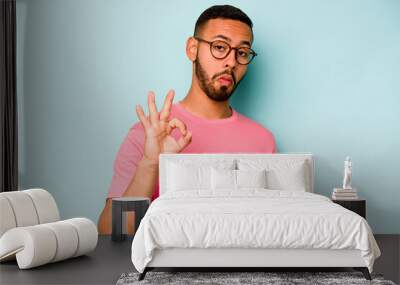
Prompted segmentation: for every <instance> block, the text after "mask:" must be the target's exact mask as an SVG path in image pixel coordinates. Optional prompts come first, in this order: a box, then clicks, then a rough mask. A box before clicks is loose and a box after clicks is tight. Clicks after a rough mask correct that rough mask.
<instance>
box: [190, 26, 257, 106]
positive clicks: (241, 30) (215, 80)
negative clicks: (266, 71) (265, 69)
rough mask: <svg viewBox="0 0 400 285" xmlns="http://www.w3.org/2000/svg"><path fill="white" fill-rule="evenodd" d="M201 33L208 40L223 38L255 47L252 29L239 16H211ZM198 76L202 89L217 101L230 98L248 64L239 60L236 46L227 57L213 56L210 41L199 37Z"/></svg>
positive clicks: (231, 42)
mask: <svg viewBox="0 0 400 285" xmlns="http://www.w3.org/2000/svg"><path fill="white" fill-rule="evenodd" d="M198 37H200V38H202V39H204V40H207V41H210V42H212V41H214V40H222V41H225V42H227V43H228V44H229V45H230V46H231V47H248V48H251V46H250V45H251V43H252V41H253V38H252V31H251V29H250V27H249V26H248V25H246V24H245V23H242V22H240V21H236V20H229V19H213V20H209V21H208V22H207V23H206V24H205V25H204V27H203V28H202V30H201V31H200V33H199V35H198ZM194 65H195V66H194V68H195V76H196V77H197V79H198V81H199V85H200V87H201V89H202V90H203V91H204V92H205V93H206V94H207V96H208V97H209V98H210V99H212V100H215V101H226V100H228V99H229V97H230V96H231V95H232V93H233V91H234V90H235V89H236V87H237V86H238V84H239V83H240V81H241V80H242V78H243V77H244V75H245V73H246V71H247V65H242V64H239V63H238V62H237V61H236V57H235V50H231V52H230V53H229V54H228V56H227V57H225V58H224V59H217V58H215V57H213V55H212V54H211V52H210V45H209V44H208V43H205V42H202V41H197V57H196V59H195V60H194Z"/></svg>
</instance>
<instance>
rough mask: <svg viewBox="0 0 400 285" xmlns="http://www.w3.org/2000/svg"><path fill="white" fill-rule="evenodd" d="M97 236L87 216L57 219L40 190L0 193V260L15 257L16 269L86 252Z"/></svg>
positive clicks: (50, 201) (54, 208)
mask: <svg viewBox="0 0 400 285" xmlns="http://www.w3.org/2000/svg"><path fill="white" fill-rule="evenodd" d="M97 239H98V232H97V227H96V225H95V224H94V223H93V222H92V221H91V220H89V219H87V218H73V219H68V220H64V221H60V214H59V211H58V207H57V204H56V202H55V200H54V198H53V196H52V195H51V194H50V193H49V192H48V191H46V190H44V189H29V190H23V191H11V192H3V193H0V262H2V261H9V260H13V259H16V260H17V263H18V266H19V268H20V269H28V268H32V267H36V266H40V265H43V264H46V263H52V262H57V261H60V260H64V259H67V258H71V257H76V256H80V255H83V254H86V253H88V252H90V251H92V250H94V249H95V247H96V245H97Z"/></svg>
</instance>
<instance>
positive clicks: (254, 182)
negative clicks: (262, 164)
mask: <svg viewBox="0 0 400 285" xmlns="http://www.w3.org/2000/svg"><path fill="white" fill-rule="evenodd" d="M235 171H236V182H237V187H238V188H267V171H266V170H265V169H258V170H240V169H239V170H235Z"/></svg>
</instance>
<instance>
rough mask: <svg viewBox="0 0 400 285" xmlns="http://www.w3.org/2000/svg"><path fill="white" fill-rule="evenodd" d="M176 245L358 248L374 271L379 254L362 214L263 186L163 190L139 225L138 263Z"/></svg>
mask: <svg viewBox="0 0 400 285" xmlns="http://www.w3.org/2000/svg"><path fill="white" fill-rule="evenodd" d="M199 193H202V194H199ZM172 248H179V249H185V248H186V249H196V248H197V249H223V248H226V249H228V248H230V249H240V248H242V249H243V248H245V249H303V250H304V249H332V250H359V251H360V253H361V257H362V259H363V260H364V261H365V264H366V266H367V267H368V269H369V271H370V272H372V268H373V264H374V260H375V259H376V258H377V257H379V256H380V250H379V248H378V246H377V244H376V241H375V239H374V237H373V234H372V231H371V229H370V227H369V225H368V223H367V221H366V220H365V219H364V218H362V217H361V216H359V215H357V214H355V213H354V212H352V211H349V210H347V209H345V208H343V207H341V206H340V205H338V204H335V203H333V202H332V201H331V200H330V199H328V198H327V197H324V196H322V195H318V194H314V193H309V192H301V191H290V190H266V189H262V188H260V189H258V188H249V189H241V190H240V191H229V189H226V191H220V192H219V193H212V194H211V193H210V194H207V193H205V192H199V191H196V190H188V191H183V192H182V191H181V192H167V193H165V194H163V195H162V196H160V197H159V198H158V199H156V200H155V201H153V203H152V204H151V205H150V207H149V209H148V211H147V213H146V215H145V217H144V218H143V220H142V221H141V223H140V226H139V228H138V229H137V232H136V234H135V237H134V239H133V242H132V251H131V258H132V262H133V265H134V266H135V268H136V269H137V270H138V271H139V272H143V271H144V268H145V267H146V266H147V265H148V264H149V262H150V261H152V259H153V257H154V254H155V251H156V250H162V249H172Z"/></svg>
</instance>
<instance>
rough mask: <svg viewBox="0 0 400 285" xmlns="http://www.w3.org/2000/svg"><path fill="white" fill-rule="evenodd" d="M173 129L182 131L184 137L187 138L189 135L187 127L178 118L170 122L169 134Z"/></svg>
mask: <svg viewBox="0 0 400 285" xmlns="http://www.w3.org/2000/svg"><path fill="white" fill-rule="evenodd" d="M173 128H178V129H179V130H180V131H181V133H182V135H183V136H185V135H186V133H187V130H186V125H185V124H184V123H183V122H182V121H181V120H179V119H178V118H173V119H172V120H171V121H169V122H168V126H167V133H168V131H170V132H171V130H172V129H173ZM168 134H169V133H168Z"/></svg>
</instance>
